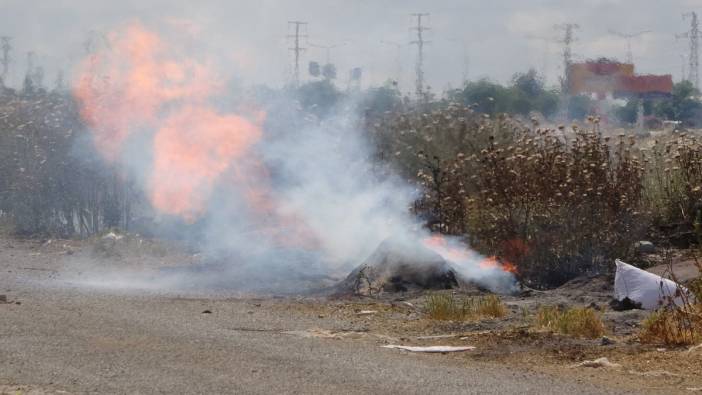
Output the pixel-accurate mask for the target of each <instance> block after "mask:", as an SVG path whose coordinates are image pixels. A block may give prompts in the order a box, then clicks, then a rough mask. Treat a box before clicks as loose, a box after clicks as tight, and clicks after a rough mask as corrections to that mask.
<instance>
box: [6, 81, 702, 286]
mask: <svg viewBox="0 0 702 395" xmlns="http://www.w3.org/2000/svg"><path fill="white" fill-rule="evenodd" d="M314 84H316V85H303V86H302V87H301V89H300V90H299V91H298V92H296V94H297V98H298V100H299V103H300V104H301V109H300V111H302V112H305V113H311V114H314V115H315V117H316V118H317V119H324V117H326V116H329V115H328V114H333V106H334V103H337V102H341V101H342V100H344V94H343V93H341V92H339V91H337V90H336V88H335V87H334V85H333V84H330V83H327V84H326V85H324V86H323V92H319V89H320V87H319V85H320V84H319V83H314ZM268 92H269V95H272V96H276V95H278V94H283V93H282V92H277V91H273V90H268ZM288 93H289V92H288ZM491 95H492V96H491ZM360 96H361V99H360V100H358V101H357V103H358V104H359V106H360V113H361V114H363V116H362V124H361V125H362V127H361V130H362V133H365V134H366V135H367V137H368V139H369V141H370V142H371V143H372V145H373V147H374V158H373V160H374V161H375V162H376V163H377V166H376V167H375V168H376V169H377V170H378V171H379V172H390V171H391V172H395V173H398V174H401V175H402V176H403V177H404V178H405V179H406V180H408V181H409V182H410V183H411V184H413V185H416V187H417V190H418V191H420V193H419V198H418V199H417V200H416V202H415V203H414V205H413V206H412V207H410V208H408V210H410V211H412V212H413V213H414V214H416V216H417V217H418V218H419V219H420V221H421V222H423V223H424V224H425V226H426V227H427V228H429V229H431V230H432V231H433V232H438V233H442V234H446V235H454V236H458V237H460V238H462V239H464V240H465V241H466V242H468V243H469V244H470V245H471V246H472V247H473V248H475V249H476V250H478V251H479V252H480V253H482V254H485V255H486V256H497V257H500V259H503V260H505V261H509V262H511V263H513V264H514V265H516V267H517V268H518V272H517V274H518V276H519V277H520V280H521V281H522V282H523V283H525V284H527V285H529V286H532V287H537V288H548V287H554V286H558V285H560V284H563V283H564V282H566V281H568V280H570V279H572V278H574V277H576V276H578V275H581V274H601V273H609V272H610V270H611V268H612V265H611V262H612V260H613V259H614V258H623V259H626V258H629V257H632V256H633V254H634V253H635V251H634V244H635V242H637V241H639V240H642V239H644V238H653V239H654V240H655V241H663V242H665V243H667V244H673V245H678V246H682V247H689V246H690V245H693V244H697V243H698V239H699V238H698V235H699V234H700V230H701V229H702V225H701V224H702V210H701V208H702V206H700V198H702V139H701V138H700V137H698V136H696V135H694V134H693V133H691V132H690V133H672V134H671V133H668V134H666V135H664V136H661V137H658V138H650V137H641V136H639V137H633V136H630V135H627V134H625V133H621V132H611V131H610V130H605V129H604V128H603V127H601V125H600V120H599V119H598V118H596V117H592V116H585V118H584V119H581V120H578V121H577V122H575V123H573V124H572V125H558V124H554V123H552V122H549V121H547V120H545V119H544V117H543V116H542V115H541V114H546V115H551V116H555V114H556V113H557V94H556V93H555V92H552V91H549V90H546V89H544V87H543V84H542V83H541V82H539V81H538V79H537V76H536V75H535V74H534V73H526V74H521V75H516V76H515V78H514V79H513V81H512V84H511V85H510V86H508V87H501V86H499V85H497V84H493V83H490V82H489V81H479V82H474V83H468V84H466V86H465V87H464V88H463V89H460V90H455V91H452V92H448V93H447V94H446V95H445V96H444V98H442V99H431V100H427V101H423V102H421V103H415V102H412V101H410V100H409V99H407V98H403V97H402V96H401V94H400V92H399V90H398V89H397V86H396V85H394V84H392V83H389V84H387V85H386V86H383V87H380V88H374V89H369V90H368V91H366V92H362V93H361V94H360ZM493 96H495V97H493ZM330 98H333V99H330ZM676 100H678V99H676ZM678 101H680V100H678ZM682 101H683V102H685V103H688V101H689V100H687V99H685V100H682ZM332 102H333V103H332ZM576 102H577V101H576ZM571 104H572V103H571ZM688 104H689V103H688ZM670 105H671V106H674V105H675V103H672V104H670ZM581 110H582V109H580V110H578V111H576V113H578V114H580V115H584V114H586V112H587V111H581ZM508 113H509V114H508ZM575 115H577V114H575ZM0 152H1V153H2V155H1V156H0V171H2V177H0V217H1V219H2V224H3V228H4V229H5V230H7V231H9V232H12V233H15V234H19V235H24V236H52V237H53V236H60V237H87V236H90V235H93V234H97V233H100V232H103V231H105V230H107V229H110V228H119V229H123V230H127V231H134V230H135V229H140V228H139V226H140V222H139V221H141V218H140V216H141V215H143V213H144V212H145V210H144V209H143V208H144V207H146V206H148V204H147V203H146V199H145V198H144V196H143V195H140V194H139V193H138V192H137V190H136V188H133V187H132V183H130V180H129V177H128V176H127V175H126V172H123V171H120V169H115V168H114V167H112V166H108V165H106V164H105V163H104V162H103V161H102V160H101V159H99V158H98V156H97V155H95V156H92V157H91V156H90V155H86V153H89V152H92V141H91V137H90V133H89V132H88V131H87V128H86V126H85V125H84V124H83V122H82V121H81V118H80V114H79V110H78V106H77V104H76V102H75V100H74V98H73V97H72V95H71V93H70V92H69V91H67V90H62V89H55V90H53V91H46V90H44V89H40V88H36V87H35V86H33V85H31V84H30V85H28V86H25V87H24V89H22V90H19V91H14V90H11V89H4V90H3V91H2V94H0ZM147 209H148V207H147Z"/></svg>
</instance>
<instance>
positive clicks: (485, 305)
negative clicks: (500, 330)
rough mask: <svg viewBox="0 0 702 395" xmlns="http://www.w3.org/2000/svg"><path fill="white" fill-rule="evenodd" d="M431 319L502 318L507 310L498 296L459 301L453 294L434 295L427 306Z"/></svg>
mask: <svg viewBox="0 0 702 395" xmlns="http://www.w3.org/2000/svg"><path fill="white" fill-rule="evenodd" d="M425 309H426V313H427V316H429V318H431V319H434V320H442V321H467V320H478V319H483V318H501V317H504V316H506V315H507V309H506V307H505V305H504V304H503V303H502V300H501V299H500V298H499V297H498V296H496V295H488V296H483V297H474V298H467V299H464V300H459V299H457V298H456V297H454V296H453V295H452V294H445V293H442V294H434V295H430V296H429V297H428V298H427V301H426V305H425Z"/></svg>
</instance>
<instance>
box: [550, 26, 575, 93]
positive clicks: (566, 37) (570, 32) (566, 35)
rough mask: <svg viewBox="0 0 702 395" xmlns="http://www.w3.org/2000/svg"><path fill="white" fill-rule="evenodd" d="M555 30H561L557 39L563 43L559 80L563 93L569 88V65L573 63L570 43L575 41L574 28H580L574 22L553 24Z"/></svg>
mask: <svg viewBox="0 0 702 395" xmlns="http://www.w3.org/2000/svg"><path fill="white" fill-rule="evenodd" d="M554 28H555V29H556V30H560V31H562V32H563V38H562V39H560V40H558V42H560V43H561V44H563V79H562V80H561V88H562V91H563V93H566V94H567V93H568V91H569V89H570V66H571V64H572V63H573V50H572V48H571V45H572V44H573V42H575V41H576V38H575V34H574V33H575V30H577V29H580V26H579V25H578V24H576V23H563V24H560V25H555V26H554Z"/></svg>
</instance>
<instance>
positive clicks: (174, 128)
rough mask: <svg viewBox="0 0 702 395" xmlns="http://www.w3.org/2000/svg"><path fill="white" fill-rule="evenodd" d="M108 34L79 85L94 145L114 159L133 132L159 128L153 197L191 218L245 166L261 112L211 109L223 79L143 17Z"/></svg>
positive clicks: (154, 202)
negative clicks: (142, 20)
mask: <svg viewBox="0 0 702 395" xmlns="http://www.w3.org/2000/svg"><path fill="white" fill-rule="evenodd" d="M108 40H109V48H103V49H101V50H98V51H97V52H95V53H93V54H92V55H91V56H90V57H88V59H86V60H85V61H84V62H83V63H82V65H81V66H80V69H79V75H80V77H79V78H78V80H77V83H76V86H75V95H76V97H77V98H78V101H79V103H80V108H81V116H82V117H83V119H84V120H85V121H86V123H87V124H88V125H89V126H90V128H91V130H92V132H93V137H94V142H95V146H96V148H97V150H98V151H99V152H100V153H101V154H102V155H103V157H104V158H105V159H106V160H108V161H116V160H118V159H120V156H121V155H122V154H123V150H124V149H125V147H124V145H125V143H126V142H127V141H128V139H129V138H130V137H131V136H132V135H135V134H138V133H142V134H143V133H153V168H152V170H151V174H150V175H149V176H148V181H147V183H148V185H147V190H148V193H149V198H150V200H151V204H152V205H153V206H154V208H156V209H157V210H159V211H160V212H163V213H166V214H172V215H179V216H181V217H183V218H184V219H186V220H188V221H193V220H194V219H195V218H197V217H198V215H200V214H201V213H202V211H203V210H204V208H205V204H206V202H207V199H208V197H209V196H210V194H211V192H212V190H213V187H214V185H215V183H216V182H217V180H218V179H220V178H221V177H222V176H223V175H224V173H225V172H227V171H230V170H234V171H235V173H237V174H245V173H246V172H247V169H244V168H241V167H242V166H243V165H242V164H241V163H242V162H241V161H239V160H240V159H241V158H242V157H244V156H246V155H248V154H249V150H250V148H251V147H252V145H253V144H255V143H256V142H257V141H258V140H259V138H260V136H261V129H260V127H259V124H260V123H262V120H263V117H262V116H261V114H258V113H255V114H254V115H255V116H254V118H255V119H254V120H253V121H250V120H248V119H246V118H244V117H242V116H239V115H232V114H220V113H218V112H217V111H215V110H214V109H212V108H211V107H210V106H209V104H208V103H207V100H208V98H210V97H211V96H212V95H213V94H215V93H217V91H218V90H219V88H220V84H219V83H218V82H217V79H216V78H215V77H214V75H213V73H212V72H211V71H210V70H209V69H208V67H206V66H205V65H203V64H200V63H197V62H196V61H194V60H192V59H189V58H187V57H184V56H178V54H177V51H175V50H174V49H173V48H171V47H170V46H168V45H167V44H166V43H165V42H163V40H162V39H161V38H160V37H159V36H158V35H157V34H155V33H154V32H152V31H149V30H147V29H146V28H144V27H143V26H142V25H140V24H138V23H134V24H131V25H129V26H127V27H126V28H125V29H123V30H121V31H118V32H114V33H111V34H110V35H109V36H108ZM243 163H248V162H246V161H245V162H243ZM237 166H238V167H239V168H238V169H232V168H233V167H237ZM255 188H256V187H255V186H251V187H250V188H248V189H249V190H254V189H255Z"/></svg>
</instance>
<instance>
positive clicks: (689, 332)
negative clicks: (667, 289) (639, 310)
mask: <svg viewBox="0 0 702 395" xmlns="http://www.w3.org/2000/svg"><path fill="white" fill-rule="evenodd" d="M690 308H691V309H690ZM639 339H640V340H641V341H642V342H643V343H652V344H665V345H669V346H681V345H691V344H697V343H699V342H700V341H702V306H699V305H698V306H689V308H679V309H661V310H659V311H656V312H654V313H653V314H651V315H650V316H649V317H648V318H647V319H646V320H645V321H644V322H643V328H642V330H641V333H640V334H639Z"/></svg>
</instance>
